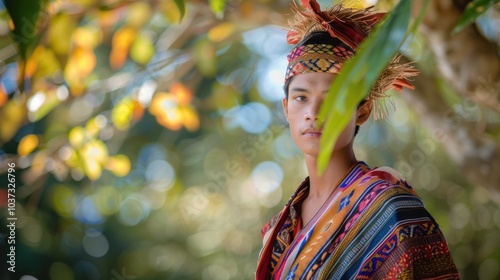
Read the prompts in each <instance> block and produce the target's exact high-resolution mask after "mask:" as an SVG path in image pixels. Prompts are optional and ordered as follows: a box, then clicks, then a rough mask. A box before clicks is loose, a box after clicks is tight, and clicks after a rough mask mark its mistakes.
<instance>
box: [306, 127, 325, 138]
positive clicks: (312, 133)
mask: <svg viewBox="0 0 500 280" xmlns="http://www.w3.org/2000/svg"><path fill="white" fill-rule="evenodd" d="M302 135H304V136H307V137H311V138H319V137H321V130H319V129H314V128H308V129H306V130H304V131H302Z"/></svg>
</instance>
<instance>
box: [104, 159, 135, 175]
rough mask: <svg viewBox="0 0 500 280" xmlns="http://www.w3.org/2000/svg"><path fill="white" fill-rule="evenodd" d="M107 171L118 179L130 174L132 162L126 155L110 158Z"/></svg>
mask: <svg viewBox="0 0 500 280" xmlns="http://www.w3.org/2000/svg"><path fill="white" fill-rule="evenodd" d="M105 167H106V169H108V170H109V171H111V172H113V174H115V175H116V176H118V177H123V176H126V175H127V174H128V173H129V172H130V167H131V164H130V160H129V158H128V157H127V156H126V155H115V156H112V157H109V158H108V161H107V162H106V165H105Z"/></svg>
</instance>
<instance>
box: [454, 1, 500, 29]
mask: <svg viewBox="0 0 500 280" xmlns="http://www.w3.org/2000/svg"><path fill="white" fill-rule="evenodd" d="M498 2H500V0H475V1H472V2H469V4H468V5H467V7H466V8H465V11H464V12H463V13H462V15H461V16H460V19H459V20H458V22H457V24H456V25H455V27H454V28H453V31H452V34H457V33H458V32H460V31H461V30H462V29H464V28H465V27H467V26H469V24H471V23H472V22H474V21H475V20H476V19H477V18H478V17H479V16H481V15H482V14H484V12H486V11H487V10H488V9H489V8H490V7H491V6H493V5H495V4H496V3H498Z"/></svg>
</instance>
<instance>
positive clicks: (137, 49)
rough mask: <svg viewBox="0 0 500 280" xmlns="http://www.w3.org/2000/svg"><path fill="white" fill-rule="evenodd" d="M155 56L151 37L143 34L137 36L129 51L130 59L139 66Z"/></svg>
mask: <svg viewBox="0 0 500 280" xmlns="http://www.w3.org/2000/svg"><path fill="white" fill-rule="evenodd" d="M154 54H155V47H154V44H153V40H152V39H151V35H149V34H148V33H143V34H141V36H139V37H138V38H137V39H136V40H135V41H134V43H133V44H132V48H131V49H130V57H131V58H132V59H133V60H135V62H137V63H139V64H147V63H148V62H149V60H151V58H152V57H153V55H154Z"/></svg>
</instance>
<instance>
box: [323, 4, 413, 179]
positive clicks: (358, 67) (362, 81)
mask: <svg viewBox="0 0 500 280" xmlns="http://www.w3.org/2000/svg"><path fill="white" fill-rule="evenodd" d="M410 14H411V3H410V1H409V0H403V1H400V2H399V4H398V5H397V6H396V7H395V8H394V10H393V11H392V12H391V13H390V14H389V15H387V16H386V18H385V19H384V20H383V22H382V23H380V25H379V26H378V27H377V28H376V29H375V30H374V31H373V32H372V33H371V35H370V36H369V37H368V38H367V39H366V40H365V41H363V43H362V44H361V45H360V47H359V48H358V51H357V52H356V54H355V55H354V57H353V58H352V59H350V60H348V61H347V62H346V63H345V65H344V67H343V69H342V71H341V72H340V74H339V75H338V76H337V77H336V78H335V79H334V81H333V83H332V85H331V86H330V90H329V92H328V94H327V97H326V99H325V101H324V102H323V104H322V106H321V109H320V113H319V117H318V118H319V119H320V120H324V121H325V125H324V128H323V135H322V136H321V141H320V145H321V151H320V154H319V158H318V170H319V173H320V174H322V173H323V172H324V171H325V169H326V167H327V165H328V162H329V160H330V157H331V154H332V151H333V147H334V145H335V142H336V141H337V138H338V136H339V135H340V133H341V132H342V131H343V130H344V128H345V127H346V125H347V123H348V122H349V120H350V119H351V117H352V115H353V113H354V111H355V109H356V108H357V105H358V104H359V102H361V101H362V100H363V99H364V98H365V96H366V95H367V94H368V93H369V91H370V89H371V87H372V86H373V84H374V83H375V81H376V79H377V78H378V77H379V75H380V74H381V73H382V71H383V70H384V68H385V67H386V66H387V64H388V63H389V61H390V60H391V59H392V58H393V57H394V55H395V54H396V53H397V51H398V49H399V47H400V46H401V44H402V43H403V41H404V39H405V37H406V33H407V29H408V24H409V19H410Z"/></svg>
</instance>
